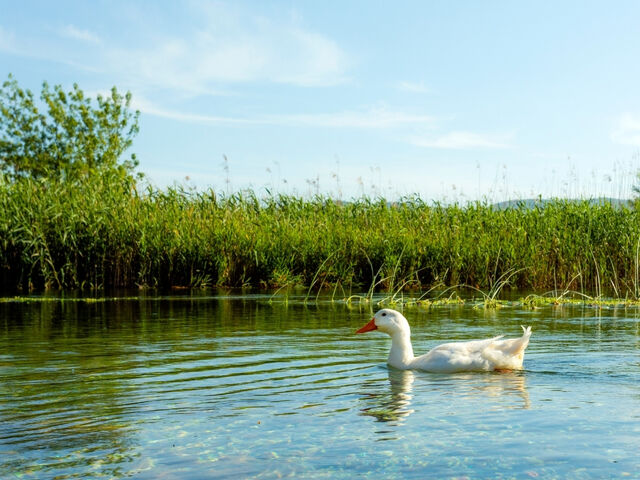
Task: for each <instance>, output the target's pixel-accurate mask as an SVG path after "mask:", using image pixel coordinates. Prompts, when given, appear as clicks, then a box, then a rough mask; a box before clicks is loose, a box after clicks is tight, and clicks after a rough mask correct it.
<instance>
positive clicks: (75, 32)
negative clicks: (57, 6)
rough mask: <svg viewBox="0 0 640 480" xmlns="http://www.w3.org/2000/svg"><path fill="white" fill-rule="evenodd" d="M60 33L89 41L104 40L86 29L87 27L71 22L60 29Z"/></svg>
mask: <svg viewBox="0 0 640 480" xmlns="http://www.w3.org/2000/svg"><path fill="white" fill-rule="evenodd" d="M58 33H59V34H60V35H62V36H63V37H66V38H71V39H73V40H80V41H83V42H87V43H95V44H98V43H101V42H102V40H101V39H100V37H99V36H98V35H96V34H95V33H93V32H90V31H89V30H86V29H82V28H78V27H76V26H75V25H71V24H69V25H67V26H65V27H63V28H61V29H60V30H58Z"/></svg>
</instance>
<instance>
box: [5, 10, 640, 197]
mask: <svg viewBox="0 0 640 480" xmlns="http://www.w3.org/2000/svg"><path fill="white" fill-rule="evenodd" d="M638 59H640V2H636V1H629V2H625V1H616V2H605V1H601V2H593V1H562V2H557V1H536V2H513V1H502V2H498V1H483V2H478V1H456V2H450V1H438V2H435V1H433V2H428V1H415V2H412V1H402V2H391V1H388V2H387V1H327V2H318V1H256V2H240V1H233V2H204V1H202V2H200V1H193V2H191V1H187V2H176V1H123V2H118V1H56V2H49V1H41V2H36V1H25V2H15V1H11V0H0V65H2V67H1V70H2V72H1V73H3V76H4V78H6V75H7V74H9V73H13V75H14V76H15V77H16V79H17V80H18V82H19V83H20V84H21V85H22V86H25V87H28V88H30V89H31V90H33V91H34V92H39V89H40V85H41V83H42V81H44V80H46V81H48V82H49V83H50V84H62V85H64V86H66V87H71V85H72V84H73V83H74V82H77V83H78V84H79V85H80V87H81V88H82V89H84V90H85V92H89V93H92V94H97V93H99V92H104V91H106V90H108V89H109V88H110V87H111V86H113V85H116V86H117V87H118V89H119V90H121V91H126V90H129V91H131V92H132V94H133V98H134V104H135V108H137V109H139V110H140V111H141V121H140V126H141V131H140V134H139V135H138V137H136V139H135V141H134V145H133V148H132V151H133V152H135V153H136V154H137V156H138V158H139V160H140V168H141V170H142V171H143V172H145V173H146V174H147V175H148V177H149V179H150V180H151V181H152V182H153V183H154V184H155V185H157V186H160V187H162V186H165V185H169V184H172V183H174V182H178V183H185V182H187V183H189V184H191V185H194V186H196V187H198V188H206V187H209V186H211V187H213V188H215V189H217V190H223V191H225V190H227V189H230V190H238V189H243V188H253V189H255V190H256V191H258V192H263V191H264V189H267V188H268V189H270V190H271V191H281V192H287V193H297V194H301V195H308V194H312V193H315V192H316V191H318V192H320V193H328V194H331V195H333V196H336V197H337V196H341V197H342V198H349V197H354V196H359V195H361V194H366V195H373V196H379V195H381V196H385V197H387V198H396V197H398V196H401V195H407V194H413V193H417V194H420V195H421V196H422V197H423V198H425V199H438V200H461V201H464V200H466V199H476V198H488V199H490V200H494V201H495V200H503V199H506V198H513V197H516V198H525V197H531V196H537V195H542V196H545V197H546V196H550V195H556V196H569V197H575V196H579V195H582V196H601V195H606V196H625V195H629V194H630V193H629V192H630V187H631V185H632V184H633V182H634V175H635V172H636V171H637V170H638V168H640V158H639V154H638V151H639V150H640V62H639V61H638ZM223 156H226V158H227V159H228V162H227V166H228V175H227V171H226V169H225V164H224V161H223ZM186 177H189V180H188V181H187V180H185V178H186ZM227 180H228V183H227Z"/></svg>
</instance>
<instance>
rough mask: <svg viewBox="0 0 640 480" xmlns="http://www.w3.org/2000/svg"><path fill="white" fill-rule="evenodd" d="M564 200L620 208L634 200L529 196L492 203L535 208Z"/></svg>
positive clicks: (508, 206)
mask: <svg viewBox="0 0 640 480" xmlns="http://www.w3.org/2000/svg"><path fill="white" fill-rule="evenodd" d="M557 201H564V202H584V201H587V202H589V203H590V204H592V205H604V204H607V203H609V204H611V205H613V206H614V207H617V208H620V207H623V206H629V205H631V204H632V202H633V201H632V200H628V199H623V198H609V197H601V198H590V199H580V198H567V199H564V198H542V199H540V198H527V199H523V200H507V201H505V202H498V203H494V204H493V205H492V207H493V208H495V209H496V210H506V209H507V208H519V207H522V206H524V207H525V208H533V207H535V206H544V205H547V204H548V203H552V202H557Z"/></svg>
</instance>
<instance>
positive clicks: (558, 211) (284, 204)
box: [0, 174, 640, 300]
mask: <svg viewBox="0 0 640 480" xmlns="http://www.w3.org/2000/svg"><path fill="white" fill-rule="evenodd" d="M639 253H640V213H639V212H638V210H636V209H635V208H634V207H633V206H631V205H629V206H625V205H622V206H619V205H618V206H612V205H611V204H609V203H601V204H593V203H590V202H587V201H563V200H554V201H551V202H548V203H544V204H540V205H536V206H533V207H531V206H527V205H524V204H523V205H519V206H515V207H511V208H507V209H497V208H495V207H494V206H492V205H489V204H487V203H482V202H478V203H473V204H469V205H464V206H462V205H444V204H438V203H434V204H431V203H425V202H424V201H422V200H421V199H420V198H417V197H415V198H414V197H411V198H406V199H404V200H402V201H400V202H396V203H389V202H387V201H385V200H383V199H370V198H361V199H355V200H353V201H350V202H339V201H335V200H332V199H330V198H328V197H322V196H316V197H314V198H310V199H304V198H300V197H295V196H287V195H270V196H266V197H260V198H259V197H258V195H257V194H256V193H255V192H243V193H236V194H233V195H220V194H218V193H217V192H214V191H206V192H196V191H192V190H189V189H185V188H183V187H180V186H176V187H173V188H169V189H167V190H158V189H154V188H151V187H145V188H142V187H140V186H139V185H137V184H136V183H135V182H133V181H132V180H130V179H123V178H122V177H121V176H118V175H109V174H105V175H102V176H93V177H91V178H88V179H85V180H83V181H76V182H65V181H60V180H50V179H49V180H42V179H41V180H32V179H28V178H24V179H20V180H18V181H13V180H11V181H10V180H8V179H6V178H2V177H0V278H1V285H0V287H1V288H2V289H3V290H5V291H7V290H20V289H22V290H41V289H47V288H55V289H71V288H111V287H136V286H138V287H158V288H166V287H176V286H185V287H203V286H229V287H240V286H251V287H263V288H288V287H292V286H296V285H297V286H305V288H306V289H308V290H309V292H315V291H318V290H326V289H332V290H333V291H334V292H337V293H339V295H341V296H344V297H347V296H349V294H350V292H352V291H362V290H366V289H368V288H369V289H370V290H385V291H388V292H393V293H394V295H395V294H397V293H398V292H403V291H406V290H408V289H419V288H424V287H427V286H434V285H440V286H451V285H465V286H468V287H473V288H477V289H481V290H483V291H488V292H489V294H488V297H489V298H490V299H491V300H495V299H496V297H497V293H498V292H499V291H501V290H502V289H503V288H505V287H507V286H508V287H517V288H525V289H533V290H535V291H547V290H554V291H557V292H560V293H561V292H562V291H568V290H570V289H571V290H575V291H579V292H587V291H588V292H591V293H593V292H595V293H596V295H597V296H600V295H602V294H603V293H604V292H609V293H611V294H612V295H614V296H616V297H628V298H638V297H639V296H640V284H639ZM560 293H558V295H559V294H560Z"/></svg>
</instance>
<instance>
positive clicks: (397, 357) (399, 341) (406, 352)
mask: <svg viewBox="0 0 640 480" xmlns="http://www.w3.org/2000/svg"><path fill="white" fill-rule="evenodd" d="M414 358H415V357H414V356H413V347H412V346H411V334H410V333H409V332H398V333H396V334H395V335H393V336H392V337H391V350H390V351H389V360H388V361H387V363H389V365H391V366H392V367H395V368H402V369H404V368H409V364H410V363H411V362H412V361H413V359H414Z"/></svg>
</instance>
